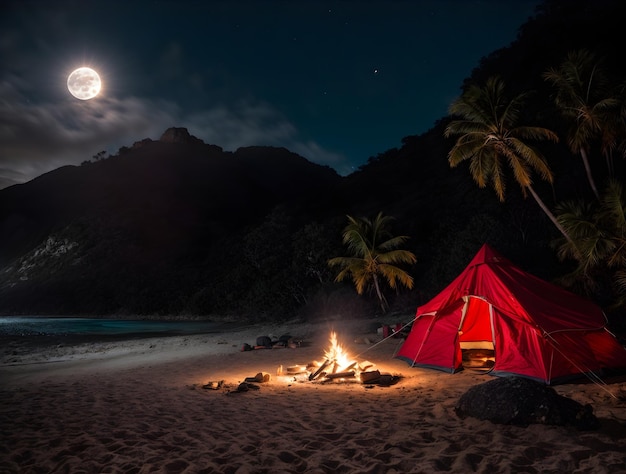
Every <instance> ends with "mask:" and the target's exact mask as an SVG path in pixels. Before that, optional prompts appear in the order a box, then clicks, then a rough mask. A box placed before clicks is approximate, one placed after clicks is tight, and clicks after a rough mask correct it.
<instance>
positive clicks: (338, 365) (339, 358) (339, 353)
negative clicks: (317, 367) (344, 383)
mask: <svg viewBox="0 0 626 474" xmlns="http://www.w3.org/2000/svg"><path fill="white" fill-rule="evenodd" d="M324 356H325V357H326V359H327V360H329V361H331V362H334V363H335V370H342V369H345V368H347V367H348V366H349V365H350V364H352V363H353V361H352V360H351V359H350V358H349V356H348V353H347V352H346V350H345V349H344V348H343V347H342V346H341V344H339V342H337V333H335V332H334V331H333V332H331V333H330V349H328V350H327V351H326V352H325V353H324Z"/></svg>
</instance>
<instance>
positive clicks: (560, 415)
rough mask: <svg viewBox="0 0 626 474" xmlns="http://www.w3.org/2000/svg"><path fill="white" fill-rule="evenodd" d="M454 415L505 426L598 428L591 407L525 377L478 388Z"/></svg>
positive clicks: (458, 405) (463, 397)
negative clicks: (532, 425)
mask: <svg viewBox="0 0 626 474" xmlns="http://www.w3.org/2000/svg"><path fill="white" fill-rule="evenodd" d="M454 411H455V412H456V414H457V415H458V416H459V417H461V418H465V417H467V416H471V417H474V418H478V419H480V420H489V421H491V422H492V423H498V424H505V425H508V424H510V425H517V426H528V425H529V424H531V423H540V424H545V425H559V426H567V425H569V426H574V427H576V428H577V429H579V430H592V429H597V428H598V427H599V422H598V419H597V418H596V417H595V415H594V414H593V409H592V407H591V405H584V406H583V405H581V404H580V403H578V402H576V401H575V400H572V399H570V398H567V397H563V396H561V395H559V394H558V393H556V391H555V390H554V389H553V388H552V387H548V386H546V385H544V384H543V383H540V382H536V381H534V380H530V379H527V378H523V377H498V378H496V379H494V380H491V381H489V382H487V383H484V384H480V385H476V386H474V387H472V388H470V389H469V390H468V391H467V392H466V393H465V394H463V395H462V396H461V398H460V399H459V401H458V403H457V404H456V406H455V408H454Z"/></svg>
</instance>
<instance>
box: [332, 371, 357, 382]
mask: <svg viewBox="0 0 626 474" xmlns="http://www.w3.org/2000/svg"><path fill="white" fill-rule="evenodd" d="M351 377H354V371H350V372H335V373H334V374H328V375H327V376H326V378H327V379H328V380H334V379H348V378H351Z"/></svg>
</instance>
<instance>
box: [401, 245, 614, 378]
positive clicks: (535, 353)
mask: <svg viewBox="0 0 626 474" xmlns="http://www.w3.org/2000/svg"><path fill="white" fill-rule="evenodd" d="M463 311H465V316H464V319H463V322H462V324H461V316H462V314H463ZM491 314H493V317H491ZM492 321H493V322H492ZM605 322H606V321H605V317H604V314H603V313H602V310H601V309H600V307H598V306H597V305H595V304H594V303H592V302H591V301H588V300H585V299H584V298H581V297H580V296H578V295H575V294H573V293H570V292H568V291H566V290H564V289H562V288H560V287H557V286H555V285H552V284H550V283H548V282H546V281H543V280H541V279H539V278H537V277H535V276H533V275H530V274H529V273H526V272H524V271H523V270H521V269H520V268H518V267H516V266H515V265H513V264H512V263H511V262H510V261H509V260H507V259H506V258H504V257H502V256H501V255H500V254H498V253H497V252H496V251H494V250H493V249H491V248H490V247H489V246H488V245H486V244H485V245H483V247H482V248H481V249H480V250H479V252H478V253H477V254H476V256H475V257H474V258H473V259H472V261H471V262H470V264H469V265H468V266H467V268H466V269H465V270H464V271H463V272H462V273H461V274H460V275H459V276H458V277H457V278H455V279H454V280H453V281H452V283H450V284H449V285H448V287H446V288H445V289H444V290H443V291H442V292H441V293H439V294H438V295H437V296H435V297H434V298H433V299H432V300H430V301H429V302H428V303H426V304H425V305H423V306H421V307H419V308H418V309H417V315H416V320H415V322H414V323H413V328H412V330H411V332H410V334H409V336H408V337H407V340H406V341H405V343H404V344H403V345H402V347H401V348H400V351H399V352H398V354H397V357H399V358H401V359H404V360H406V361H408V362H409V363H411V365H418V366H428V367H435V368H440V369H442V370H446V371H455V370H458V369H459V368H461V364H462V362H461V351H460V346H459V340H461V341H485V340H488V341H492V342H493V343H494V347H495V359H496V362H495V366H494V368H493V372H494V373H495V374H518V375H523V376H528V377H531V378H535V379H539V380H543V381H545V382H547V383H550V382H553V381H555V380H557V379H560V378H563V377H567V376H571V375H574V374H579V373H581V372H588V371H598V370H601V369H603V368H626V349H624V348H623V347H622V346H621V345H620V344H619V343H618V341H617V340H616V339H615V338H614V337H613V336H612V335H611V334H610V333H609V332H608V331H607V330H606V328H605ZM492 326H493V327H492ZM492 334H493V335H494V336H493V337H492Z"/></svg>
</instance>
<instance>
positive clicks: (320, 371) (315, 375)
mask: <svg viewBox="0 0 626 474" xmlns="http://www.w3.org/2000/svg"><path fill="white" fill-rule="evenodd" d="M330 362H331V361H329V360H328V359H326V360H325V361H324V363H323V364H322V365H320V366H319V368H318V369H317V370H316V371H315V372H313V373H312V374H311V375H309V380H315V379H316V378H317V377H318V376H319V375H320V374H321V373H322V371H323V370H324V369H325V368H326V367H328V364H330Z"/></svg>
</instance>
